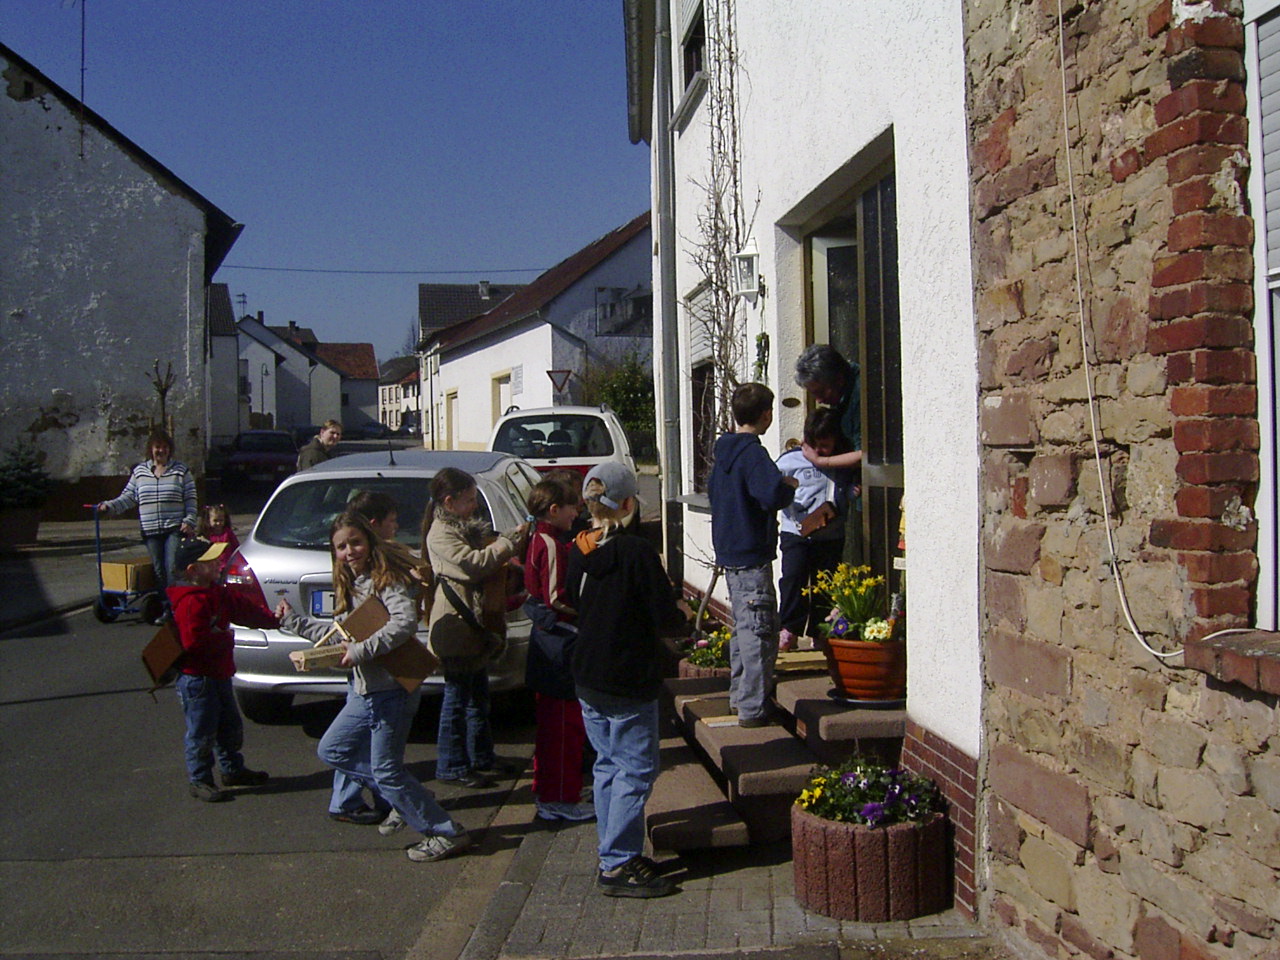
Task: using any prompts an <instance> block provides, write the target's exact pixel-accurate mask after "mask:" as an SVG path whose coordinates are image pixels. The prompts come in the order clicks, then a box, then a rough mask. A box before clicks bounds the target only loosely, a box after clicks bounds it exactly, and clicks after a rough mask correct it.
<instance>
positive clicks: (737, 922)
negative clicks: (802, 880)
mask: <svg viewBox="0 0 1280 960" xmlns="http://www.w3.org/2000/svg"><path fill="white" fill-rule="evenodd" d="M595 844H596V831H595V825H594V824H591V823H584V824H572V825H564V826H551V827H548V828H547V829H543V830H537V831H535V832H533V833H531V834H529V835H528V836H526V837H525V839H524V841H523V843H522V845H521V847H520V850H519V851H518V852H517V853H516V855H515V858H514V859H513V861H512V863H511V866H510V869H509V870H508V871H507V874H506V877H505V878H504V880H503V882H502V884H501V886H500V887H499V889H498V891H497V894H496V895H495V897H494V899H493V901H492V902H491V903H490V905H489V908H488V910H486V912H485V915H484V917H483V918H482V920H481V922H480V924H479V925H478V926H477V928H476V931H475V934H474V935H473V936H472V938H471V941H470V942H469V943H468V945H467V947H466V949H465V950H464V951H463V953H462V957H463V958H464V960H495V958H498V957H504V958H505V957H510V958H516V957H520V958H526V957H556V958H561V957H574V958H585V957H617V956H624V955H633V956H646V955H658V954H665V955H671V954H702V955H707V954H715V953H722V952H737V951H745V950H785V949H787V948H800V947H809V948H817V947H829V948H832V949H833V950H834V948H836V947H838V946H839V945H856V944H858V943H864V944H867V943H868V942H869V941H875V942H877V943H879V944H880V945H881V946H882V947H883V948H888V947H889V945H890V943H891V942H897V943H902V942H903V941H907V942H909V945H910V946H911V947H912V948H913V949H912V950H911V953H912V955H914V956H921V955H925V956H928V955H933V954H934V953H935V951H933V950H929V949H922V948H925V947H926V941H929V942H932V943H935V944H938V945H939V947H940V950H939V953H945V955H947V956H949V957H953V958H958V957H961V956H966V957H979V956H981V957H998V956H1004V954H1003V953H1002V952H1001V951H999V950H998V949H996V948H995V947H994V945H993V944H991V943H990V942H989V941H987V940H985V939H983V938H982V934H981V932H980V931H979V930H978V929H977V927H975V926H973V925H972V924H970V923H968V922H967V921H966V920H964V919H963V918H962V917H961V916H959V915H958V914H956V913H954V912H947V913H943V914H938V915H936V916H931V917H925V918H922V919H919V920H911V921H906V922H897V923H885V924H865V923H852V922H846V921H839V920H831V919H828V918H826V917H820V916H817V915H816V914H811V913H807V912H806V911H804V910H802V909H801V908H800V907H799V906H798V905H797V904H796V901H795V897H794V891H793V886H792V867H791V849H790V845H789V843H786V842H783V843H781V844H774V845H771V846H766V847H751V848H746V849H734V850H723V851H716V850H709V851H702V852H698V853H692V854H685V855H682V856H681V857H679V858H676V859H672V860H669V861H664V862H663V866H667V867H669V873H670V875H671V876H672V877H673V878H674V879H676V880H678V882H679V883H680V887H681V892H680V893H678V894H676V895H674V896H671V897H665V898H661V899H654V900H631V899H621V898H611V897H605V896H602V895H601V894H600V893H599V892H598V891H597V890H596V887H595V863H596V859H595ZM944 944H950V946H949V947H946V948H943V945H944ZM868 945H869V944H868ZM893 952H894V951H893V950H889V949H881V950H878V951H877V955H879V956H882V957H883V956H886V955H892V953H893ZM797 955H803V956H815V957H816V956H828V955H830V956H834V955H835V953H828V952H827V951H823V950H818V951H816V952H815V951H813V950H802V951H799V953H798V954H797Z"/></svg>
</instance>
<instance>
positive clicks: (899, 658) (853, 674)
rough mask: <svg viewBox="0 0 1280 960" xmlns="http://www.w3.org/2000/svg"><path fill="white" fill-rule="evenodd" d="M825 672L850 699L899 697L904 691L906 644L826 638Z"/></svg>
mask: <svg viewBox="0 0 1280 960" xmlns="http://www.w3.org/2000/svg"><path fill="white" fill-rule="evenodd" d="M826 643H827V649H826V654H827V671H828V672H829V673H830V674H831V680H832V682H833V683H835V685H836V689H837V690H839V691H840V693H841V695H842V696H844V697H847V698H848V699H850V700H901V699H902V698H903V697H905V696H906V694H907V644H906V642H905V641H903V640H889V641H887V642H885V643H876V642H872V641H869V640H847V639H845V638H843V637H827V640H826Z"/></svg>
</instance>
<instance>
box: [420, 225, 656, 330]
mask: <svg viewBox="0 0 1280 960" xmlns="http://www.w3.org/2000/svg"><path fill="white" fill-rule="evenodd" d="M648 227H649V211H648V210H646V211H645V212H644V213H642V214H640V216H638V217H636V218H635V219H634V220H632V221H631V222H630V223H628V224H625V225H623V226H621V227H618V228H617V229H616V230H611V231H610V232H609V233H606V234H605V235H604V236H603V237H601V238H600V239H598V240H596V241H594V242H592V243H589V244H587V246H585V247H583V248H582V249H581V250H579V251H578V252H577V253H575V254H573V255H572V256H570V257H567V258H566V259H564V260H561V261H560V262H559V263H557V264H556V265H555V266H554V267H552V268H551V269H550V270H548V271H546V273H544V274H542V275H541V276H540V277H538V278H537V279H536V280H534V281H533V282H532V283H530V284H529V285H528V286H526V287H522V288H520V289H519V290H517V291H516V292H515V293H513V294H512V295H511V296H509V297H507V299H506V300H504V301H503V302H502V303H500V304H498V305H497V306H496V307H494V308H493V309H492V310H490V311H489V312H488V313H485V314H481V315H480V316H478V317H475V318H474V319H471V320H465V321H463V322H462V323H459V324H456V325H455V326H453V327H449V328H447V329H445V330H442V331H440V334H439V336H440V347H441V349H445V350H447V349H449V348H450V347H457V346H460V345H461V344H464V343H467V342H469V341H471V340H474V339H476V338H477V337H481V336H484V335H485V334H486V333H492V332H493V331H494V330H498V329H500V328H502V327H504V326H507V325H509V324H512V323H515V322H516V321H518V320H523V319H524V318H525V317H528V316H530V315H532V314H535V313H537V312H538V311H539V310H541V309H542V308H543V307H545V306H546V305H547V304H548V303H550V302H551V301H552V300H554V299H555V298H556V297H558V296H560V294H562V293H564V292H565V291H566V290H568V289H569V287H571V286H573V284H575V283H576V282H577V281H578V280H580V279H581V278H582V277H583V276H585V275H586V274H587V272H588V271H590V270H591V269H592V268H594V267H596V266H598V265H599V264H601V263H603V262H604V261H605V260H606V259H607V258H608V257H610V256H611V255H612V254H614V253H615V252H617V251H618V250H619V249H621V248H622V247H623V245H625V244H626V243H627V242H628V241H629V240H631V239H633V238H634V237H636V236H637V235H638V234H640V233H641V232H642V231H644V230H646V229H648Z"/></svg>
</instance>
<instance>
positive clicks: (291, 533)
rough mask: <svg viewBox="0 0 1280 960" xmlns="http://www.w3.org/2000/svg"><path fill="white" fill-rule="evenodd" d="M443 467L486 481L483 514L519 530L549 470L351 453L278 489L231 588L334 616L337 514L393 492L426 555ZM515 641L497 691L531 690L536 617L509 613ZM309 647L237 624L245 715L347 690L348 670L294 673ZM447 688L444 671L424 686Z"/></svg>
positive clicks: (489, 461) (448, 455) (416, 453)
mask: <svg viewBox="0 0 1280 960" xmlns="http://www.w3.org/2000/svg"><path fill="white" fill-rule="evenodd" d="M442 467H457V468H459V469H461V470H465V471H466V472H467V473H470V474H472V475H473V476H474V477H475V478H476V484H477V486H478V487H479V490H480V511H479V515H481V516H483V517H484V518H485V519H487V520H489V521H490V522H491V523H492V524H493V526H494V528H495V529H498V530H509V529H511V528H512V527H515V526H517V525H519V524H520V523H523V522H524V519H525V516H526V507H525V503H526V500H527V498H528V495H529V493H530V491H532V489H533V486H534V484H536V483H537V482H538V479H539V474H538V472H537V471H536V470H534V469H533V467H531V466H529V464H527V463H524V462H523V461H521V460H519V459H517V458H515V457H512V456H508V455H506V454H501V453H491V452H487V451H465V452H464V451H456V450H440V451H435V450H397V451H395V452H394V453H391V452H388V451H377V452H372V453H356V454H350V455H348V456H343V457H337V458H335V459H333V460H328V461H325V462H324V463H321V464H317V465H316V466H314V467H311V468H310V469H309V470H304V471H302V472H301V473H297V474H294V475H293V476H292V477H290V478H289V479H288V480H286V481H285V482H284V483H282V484H281V485H280V486H279V487H278V488H277V489H276V491H275V493H274V494H272V496H271V499H270V500H268V501H267V505H266V506H265V507H264V508H263V510H262V513H261V514H260V515H259V516H258V522H257V523H256V524H255V525H254V528H253V530H252V532H251V533H249V534H248V535H247V536H246V537H244V538H243V540H242V542H241V544H240V549H239V551H237V552H236V554H235V555H234V556H233V557H232V558H231V560H230V562H229V563H228V564H227V568H226V583H227V585H228V586H230V587H231V588H232V589H235V590H239V591H242V592H243V593H244V594H245V595H246V596H249V597H251V598H254V599H257V600H261V601H262V602H263V603H266V604H267V605H268V606H269V607H273V608H274V607H275V605H276V603H277V601H278V600H279V598H280V597H284V598H285V599H286V600H288V601H289V603H290V604H291V605H292V606H293V608H294V609H295V610H297V611H299V612H301V613H306V614H309V615H311V616H316V617H330V616H332V615H333V565H332V562H331V560H330V556H329V541H328V537H329V525H330V523H332V522H333V518H334V516H336V515H337V514H338V513H339V512H341V511H342V510H343V509H344V508H345V507H346V505H347V501H348V500H350V499H351V497H352V495H353V494H355V493H356V492H357V491H360V490H376V491H379V492H382V493H387V494H389V495H390V496H392V497H394V498H395V500H396V503H397V504H398V507H399V509H398V511H397V512H398V520H399V523H400V532H399V534H398V536H397V539H398V540H400V541H401V542H403V543H404V544H406V545H408V546H411V547H413V548H414V549H417V547H418V546H419V538H420V530H421V526H422V514H423V511H424V510H426V508H427V503H428V500H429V498H430V493H429V486H430V482H431V478H432V477H434V476H435V474H436V471H437V470H440V469H441V468H442ZM419 639H420V640H423V641H424V642H425V640H426V629H425V627H420V630H419ZM507 639H508V647H507V653H506V656H505V657H504V658H503V659H502V660H501V662H499V663H497V664H495V665H494V666H493V667H491V668H490V673H489V682H490V686H491V688H492V689H493V690H494V691H504V690H514V689H517V688H519V687H521V686H523V684H524V663H525V656H526V654H527V652H528V647H529V621H528V620H527V619H526V618H525V616H524V614H523V613H522V612H521V611H520V610H519V609H518V608H517V609H516V610H513V611H511V612H510V613H509V614H508V615H507ZM307 646H309V644H308V642H307V641H306V640H303V639H301V638H299V637H295V636H293V635H292V634H290V633H286V632H283V631H281V630H257V629H250V628H248V627H240V626H237V627H236V628H235V654H236V669H237V673H236V677H235V688H236V696H237V699H238V700H239V701H240V706H241V709H242V710H243V711H244V714H245V716H247V717H249V718H250V719H251V720H255V721H259V722H261V721H267V720H271V719H275V718H278V717H280V716H282V714H283V713H284V711H286V710H287V709H288V707H289V704H290V702H291V700H292V699H293V696H294V694H298V693H320V694H332V695H335V696H342V695H345V694H346V689H347V682H346V677H347V675H346V673H345V672H343V671H341V670H320V671H314V672H308V673H298V672H297V671H296V670H295V669H294V666H293V662H292V661H291V660H290V659H289V653H290V651H292V650H301V649H304V648H305V647H307ZM443 684H444V679H443V677H441V676H439V675H437V676H432V677H429V678H428V679H427V680H426V682H425V685H424V686H425V689H426V690H427V691H428V692H439V691H440V690H441V689H442V687H443Z"/></svg>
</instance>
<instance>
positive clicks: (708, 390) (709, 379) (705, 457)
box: [693, 362, 716, 493]
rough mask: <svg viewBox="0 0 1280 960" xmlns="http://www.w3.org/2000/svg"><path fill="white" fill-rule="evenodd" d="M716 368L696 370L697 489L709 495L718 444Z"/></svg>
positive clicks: (702, 365) (708, 365) (705, 366)
mask: <svg viewBox="0 0 1280 960" xmlns="http://www.w3.org/2000/svg"><path fill="white" fill-rule="evenodd" d="M715 382H716V381H715V368H714V367H713V366H712V365H711V363H710V362H706V363H699V364H697V365H696V366H695V367H694V368H693V489H694V492H695V493H706V492H707V478H708V477H710V476H711V454H712V451H713V449H714V448H715V443H716V388H715Z"/></svg>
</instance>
